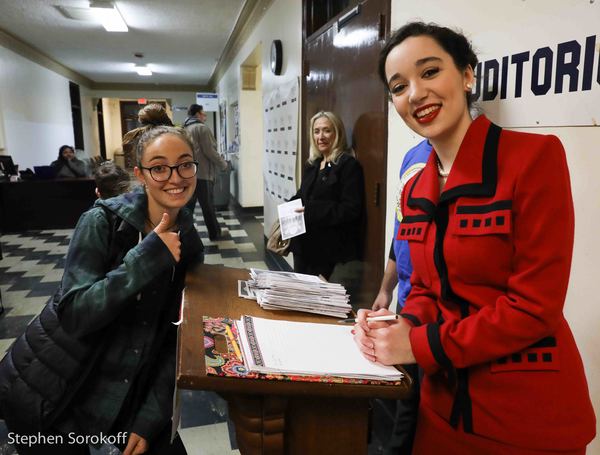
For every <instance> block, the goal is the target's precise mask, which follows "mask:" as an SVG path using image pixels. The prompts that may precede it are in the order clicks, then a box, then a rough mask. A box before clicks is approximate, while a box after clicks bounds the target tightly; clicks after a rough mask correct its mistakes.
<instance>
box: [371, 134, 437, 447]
mask: <svg viewBox="0 0 600 455" xmlns="http://www.w3.org/2000/svg"><path fill="white" fill-rule="evenodd" d="M430 153H431V145H430V144H429V143H428V142H427V141H426V140H425V141H422V142H420V143H419V144H418V145H416V146H415V147H413V148H411V149H410V150H409V151H408V152H406V155H405V156H404V159H403V160H402V165H401V166H400V182H399V191H398V200H397V206H396V216H395V217H394V235H393V237H392V243H391V245H390V253H389V257H388V261H387V265H386V267H385V271H384V273H383V279H382V280H381V286H380V288H379V292H378V293H377V296H376V297H375V300H374V302H373V306H372V309H373V311H377V310H379V309H382V308H385V309H387V308H389V306H390V304H391V303H392V296H393V294H394V289H395V288H396V286H398V297H397V305H396V312H397V313H400V311H401V310H402V308H403V307H404V301H405V300H406V297H407V296H408V293H409V292H410V275H411V274H412V264H411V263H410V253H409V250H408V242H407V241H406V240H399V239H398V228H399V226H400V223H401V222H402V208H401V206H400V201H401V199H402V192H403V191H404V186H405V185H406V182H408V181H409V180H410V179H411V178H412V177H413V176H414V175H415V174H416V173H418V172H419V171H421V169H423V168H424V167H425V163H427V159H428V158H429V154H430ZM404 369H405V370H406V371H407V373H408V374H410V376H411V378H412V380H413V383H412V391H411V396H410V397H409V398H407V399H405V400H398V401H395V402H392V403H393V406H395V416H394V425H393V427H392V431H391V435H390V439H389V441H388V442H387V444H386V446H385V450H384V454H386V455H388V454H389V455H393V454H397V453H400V454H404V453H407V454H410V453H411V451H412V442H413V439H414V435H415V428H416V425H417V411H418V407H419V369H418V367H417V366H416V365H415V364H411V365H404Z"/></svg>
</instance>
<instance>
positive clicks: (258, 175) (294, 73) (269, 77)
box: [218, 0, 302, 233]
mask: <svg viewBox="0 0 600 455" xmlns="http://www.w3.org/2000/svg"><path fill="white" fill-rule="evenodd" d="M301 30H302V2H299V1H297V0H275V1H274V2H273V3H272V4H271V6H270V8H269V9H268V10H267V11H266V12H265V14H264V16H263V17H262V19H261V20H260V22H259V23H258V25H257V26H256V28H255V29H254V30H253V31H252V33H251V34H250V37H249V38H248V39H247V40H246V41H245V42H244V45H243V46H242V48H241V50H240V51H239V52H238V53H237V54H236V56H235V58H234V59H233V61H232V63H231V65H230V66H229V67H228V68H227V70H226V72H225V74H224V75H223V77H222V78H221V79H220V80H219V82H218V92H219V97H220V99H221V102H222V101H226V104H227V107H228V113H227V115H228V116H229V115H231V114H232V112H231V109H229V106H231V105H232V104H233V103H235V102H240V103H241V102H242V101H243V99H241V95H242V92H241V86H242V83H241V74H240V65H241V64H242V63H243V62H244V61H245V60H246V58H247V57H248V56H249V55H250V54H251V53H252V51H253V50H254V49H255V48H256V46H257V45H258V44H259V43H262V56H261V63H260V68H259V71H260V70H262V71H261V76H262V89H263V93H268V92H270V91H271V90H273V89H274V88H275V87H277V86H279V85H281V84H284V83H286V82H289V81H291V80H293V79H295V78H298V77H300V74H301V68H300V67H301V62H302V41H301V39H302V36H301V35H302V33H301ZM274 39H280V40H281V41H282V44H283V68H282V74H281V76H275V75H274V74H273V73H272V72H271V68H270V49H271V42H272V41H273V40H274ZM250 121H251V122H252V123H251V127H253V128H261V130H262V126H261V125H262V121H261V122H260V125H259V122H258V121H256V120H255V121H252V120H250ZM261 135H262V131H261ZM262 140H263V138H262V136H261V138H260V139H259V140H258V141H257V142H260V145H259V144H258V143H256V145H253V146H252V149H246V150H245V151H246V152H247V153H250V154H252V157H253V160H255V161H254V163H255V166H253V167H252V169H251V170H250V171H249V173H248V174H246V172H247V169H245V168H244V167H243V165H242V167H241V168H240V169H239V170H238V172H240V173H243V174H244V177H248V179H249V181H250V183H253V184H254V185H256V183H257V182H261V183H260V187H261V190H260V192H259V193H256V194H255V193H253V194H252V197H250V195H249V194H248V197H247V198H246V197H245V200H244V203H245V204H248V205H249V206H261V205H264V213H265V222H264V225H265V229H266V230H267V231H268V229H269V228H270V227H271V225H272V223H273V221H274V220H275V218H276V214H277V207H276V205H275V203H274V201H271V200H269V199H267V200H263V194H262V180H263V176H262V166H263V165H262V162H263V147H262ZM240 143H241V144H242V147H243V146H244V136H243V130H242V131H241V137H240ZM298 144H300V142H298ZM298 150H300V147H298ZM257 165H259V166H257ZM259 169H260V171H259ZM250 191H251V190H250ZM267 233H268V232H267Z"/></svg>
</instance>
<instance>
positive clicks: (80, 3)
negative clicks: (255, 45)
mask: <svg viewBox="0 0 600 455" xmlns="http://www.w3.org/2000/svg"><path fill="white" fill-rule="evenodd" d="M114 3H115V4H116V5H117V7H118V9H119V11H120V12H121V15H122V16H123V18H124V19H125V22H126V23H127V25H128V27H129V31H128V32H127V33H109V32H106V31H105V30H104V28H103V27H102V25H101V24H100V23H99V22H92V21H89V20H88V21H84V20H76V19H72V18H69V17H67V15H68V14H65V11H69V8H87V7H88V6H89V1H87V0H0V29H1V30H3V31H5V32H6V33H8V34H10V35H12V36H13V37H15V38H17V39H18V40H20V41H22V42H24V43H26V44H27V45H29V46H31V47H33V48H35V49H37V50H38V51H40V52H41V53H43V54H45V55H46V56H48V57H50V58H51V59H53V60H55V61H57V62H58V63H60V64H62V65H64V66H66V67H67V68H69V69H71V70H73V71H75V72H77V73H79V74H81V75H82V76H84V77H86V78H88V79H90V80H91V81H93V82H94V83H114V84H168V85H203V86H204V85H207V84H208V81H209V80H210V78H211V75H212V74H213V71H214V70H215V66H216V64H217V62H218V61H219V58H220V57H221V55H222V53H223V50H224V48H225V45H226V44H227V41H228V39H229V37H230V35H231V33H232V31H233V30H234V27H235V25H236V22H237V20H238V17H240V12H241V11H242V7H243V6H244V3H246V0H116V1H114ZM71 11H73V10H71ZM136 52H141V53H143V54H144V57H143V58H142V59H139V58H136V57H134V55H133V54H134V53H136ZM135 63H137V64H146V65H148V67H150V69H151V70H152V71H153V73H154V74H153V75H152V76H150V77H144V76H139V75H138V74H137V73H136V72H135V71H134V64H135Z"/></svg>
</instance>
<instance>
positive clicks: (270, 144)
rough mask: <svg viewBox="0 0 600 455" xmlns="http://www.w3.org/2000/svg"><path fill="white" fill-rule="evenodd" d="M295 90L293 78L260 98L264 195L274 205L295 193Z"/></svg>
mask: <svg viewBox="0 0 600 455" xmlns="http://www.w3.org/2000/svg"><path fill="white" fill-rule="evenodd" d="M298 93H299V83H298V79H294V80H293V81H291V82H289V83H286V84H282V85H280V86H278V87H276V88H275V89H273V90H271V91H270V92H268V93H265V95H264V97H263V107H264V122H263V125H264V138H265V140H264V144H265V151H264V153H265V156H264V160H263V162H264V169H263V176H264V188H265V198H267V197H268V198H271V199H275V203H276V204H277V205H278V204H281V203H282V202H285V201H287V200H289V199H290V198H291V197H292V196H293V195H294V194H296V162H297V156H298V110H299V104H300V103H299V99H298Z"/></svg>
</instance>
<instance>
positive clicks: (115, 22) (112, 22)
mask: <svg viewBox="0 0 600 455" xmlns="http://www.w3.org/2000/svg"><path fill="white" fill-rule="evenodd" d="M90 9H91V10H92V11H93V12H94V13H95V14H96V15H97V17H98V19H99V20H100V22H101V23H102V26H103V27H104V28H105V29H106V31H107V32H126V31H128V30H129V29H128V28H127V24H126V23H125V20H124V19H123V16H121V13H120V12H119V10H118V8H117V5H115V4H113V3H112V2H110V1H102V0H95V1H90Z"/></svg>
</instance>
